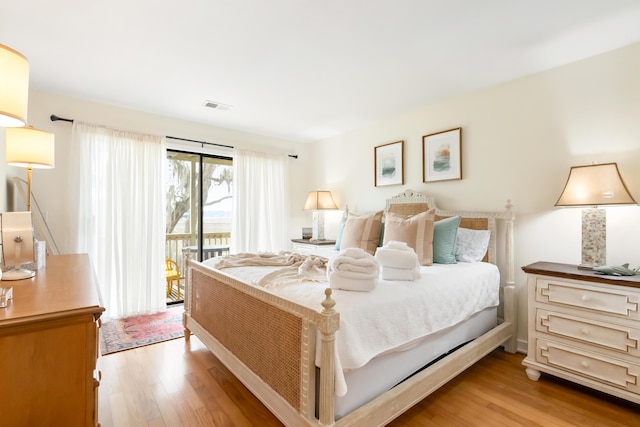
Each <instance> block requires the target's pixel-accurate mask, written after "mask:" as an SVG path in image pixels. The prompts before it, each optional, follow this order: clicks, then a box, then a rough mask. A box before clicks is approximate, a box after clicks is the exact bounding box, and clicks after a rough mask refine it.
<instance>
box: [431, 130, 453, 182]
mask: <svg viewBox="0 0 640 427" xmlns="http://www.w3.org/2000/svg"><path fill="white" fill-rule="evenodd" d="M456 179H462V128H461V127H459V128H454V129H449V130H445V131H441V132H436V133H432V134H429V135H425V136H423V137H422V181H423V182H433V181H451V180H456Z"/></svg>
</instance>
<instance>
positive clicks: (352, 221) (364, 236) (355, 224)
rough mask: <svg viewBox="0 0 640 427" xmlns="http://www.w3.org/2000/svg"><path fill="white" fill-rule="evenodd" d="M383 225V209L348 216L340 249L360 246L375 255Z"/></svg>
mask: <svg viewBox="0 0 640 427" xmlns="http://www.w3.org/2000/svg"><path fill="white" fill-rule="evenodd" d="M381 226H382V211H379V212H376V213H373V214H370V215H363V216H358V217H356V216H354V217H350V218H348V219H347V222H346V223H345V224H344V230H343V231H342V240H341V242H340V249H346V248H360V249H364V250H365V251H367V252H368V253H370V254H371V255H373V254H374V253H375V252H376V248H377V247H378V244H379V242H380V228H381Z"/></svg>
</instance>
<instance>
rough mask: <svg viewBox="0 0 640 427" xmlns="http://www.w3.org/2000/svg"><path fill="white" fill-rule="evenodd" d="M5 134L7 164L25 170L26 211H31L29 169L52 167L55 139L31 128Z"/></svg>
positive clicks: (15, 129)
mask: <svg viewBox="0 0 640 427" xmlns="http://www.w3.org/2000/svg"><path fill="white" fill-rule="evenodd" d="M6 132H7V138H6V145H7V152H6V161H7V164H9V165H12V166H20V167H24V168H27V211H31V169H32V168H52V167H54V165H55V137H54V134H52V133H49V132H45V131H42V130H38V129H34V128H33V127H31V126H28V127H22V128H7V130H6Z"/></svg>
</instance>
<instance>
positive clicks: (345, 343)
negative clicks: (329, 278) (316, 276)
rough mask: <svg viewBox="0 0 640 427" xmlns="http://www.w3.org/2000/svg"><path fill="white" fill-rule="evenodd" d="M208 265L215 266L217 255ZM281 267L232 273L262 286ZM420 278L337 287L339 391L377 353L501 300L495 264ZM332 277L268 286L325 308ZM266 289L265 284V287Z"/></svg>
mask: <svg viewBox="0 0 640 427" xmlns="http://www.w3.org/2000/svg"><path fill="white" fill-rule="evenodd" d="M204 263H205V264H208V265H211V266H214V263H215V261H214V260H207V261H205V262H204ZM278 268H281V267H232V268H225V269H224V270H223V271H224V272H225V273H226V274H229V275H232V276H234V277H236V278H237V279H239V280H241V281H243V282H245V283H249V284H253V285H256V286H257V283H258V282H259V281H260V279H261V278H262V277H263V276H264V275H266V274H268V273H270V272H273V271H274V270H276V269H278ZM421 274H422V278H421V279H420V280H418V281H414V282H403V281H387V280H380V281H379V282H378V284H377V286H376V287H375V289H374V290H373V291H371V292H353V291H343V290H334V291H333V294H332V295H333V299H334V300H335V301H336V307H335V308H336V310H337V311H338V312H339V313H340V329H339V330H338V332H337V333H336V354H337V358H336V360H337V363H338V369H337V372H336V394H337V395H338V396H341V395H343V394H344V393H346V384H345V382H344V372H347V371H349V370H353V369H357V368H359V367H361V366H364V365H365V364H366V363H367V362H369V361H370V360H371V359H373V358H375V357H376V356H379V355H382V354H385V353H388V352H392V351H399V350H403V349H405V348H408V347H411V346H412V345H415V344H416V343H417V342H418V341H419V340H420V339H421V338H423V337H425V336H427V335H429V334H431V333H434V332H437V331H440V330H442V329H444V328H448V327H450V326H452V325H455V324H457V323H459V322H461V321H464V320H466V319H468V318H470V317H471V316H472V315H473V314H474V313H477V312H479V311H481V310H483V309H485V308H487V307H494V306H497V305H498V293H499V284H500V274H499V271H498V268H497V267H496V266H495V265H493V264H489V263H484V262H475V263H462V262H461V263H457V264H447V265H443V264H435V265H433V266H429V267H421ZM327 286H328V282H320V283H318V282H302V283H295V284H290V283H287V284H282V285H278V286H275V287H270V288H269V289H265V290H267V291H268V292H272V293H274V294H276V295H278V296H280V297H283V298H287V299H289V300H292V301H295V302H297V303H299V304H301V305H304V306H307V307H309V308H312V309H314V310H318V311H320V310H321V305H320V303H321V302H322V300H323V299H324V289H325V288H326V287H327ZM263 289H264V288H263Z"/></svg>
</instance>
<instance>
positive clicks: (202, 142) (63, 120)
mask: <svg viewBox="0 0 640 427" xmlns="http://www.w3.org/2000/svg"><path fill="white" fill-rule="evenodd" d="M49 118H50V119H51V121H52V122H58V121H60V122H69V123H73V119H65V118H64V117H59V116H56V115H55V114H52V115H51V116H50V117H49ZM165 138H169V139H175V140H178V141H186V142H194V143H196V144H202V145H214V146H216V147H224V148H235V147H234V146H233V145H224V144H216V143H215V142H206V141H196V140H195V139H187V138H179V137H177V136H169V135H166V136H165ZM288 156H289V157H291V158H294V159H297V158H298V155H297V154H288Z"/></svg>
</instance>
